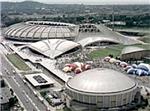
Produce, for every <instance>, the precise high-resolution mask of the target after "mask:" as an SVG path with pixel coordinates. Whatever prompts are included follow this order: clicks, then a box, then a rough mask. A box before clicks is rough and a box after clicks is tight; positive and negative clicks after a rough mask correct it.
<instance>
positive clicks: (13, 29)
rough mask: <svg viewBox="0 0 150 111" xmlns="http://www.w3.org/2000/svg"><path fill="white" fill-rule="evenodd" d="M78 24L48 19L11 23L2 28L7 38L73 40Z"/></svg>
mask: <svg viewBox="0 0 150 111" xmlns="http://www.w3.org/2000/svg"><path fill="white" fill-rule="evenodd" d="M78 30H79V26H77V25H74V24H69V23H61V22H49V21H28V22H22V23H18V24H14V25H11V26H10V27H8V28H7V29H6V30H4V32H3V35H4V36H5V38H7V39H12V40H18V41H39V40H43V39H67V40H74V39H75V37H76V36H78Z"/></svg>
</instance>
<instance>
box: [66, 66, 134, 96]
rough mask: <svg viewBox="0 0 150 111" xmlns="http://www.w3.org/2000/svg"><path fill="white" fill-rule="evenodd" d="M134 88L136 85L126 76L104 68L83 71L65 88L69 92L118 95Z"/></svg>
mask: <svg viewBox="0 0 150 111" xmlns="http://www.w3.org/2000/svg"><path fill="white" fill-rule="evenodd" d="M135 86H136V83H135V82H134V81H133V80H131V79H130V78H129V77H127V76H126V75H124V74H122V73H120V72H117V71H115V70H112V69H105V68H97V69H92V70H88V71H85V72H83V73H81V74H79V75H77V76H75V77H74V78H73V79H70V80H69V81H68V83H67V87H69V88H70V89H71V90H74V91H77V92H81V93H90V94H105V93H106V94H107V93H118V92H122V91H128V90H130V89H132V88H134V87H135Z"/></svg>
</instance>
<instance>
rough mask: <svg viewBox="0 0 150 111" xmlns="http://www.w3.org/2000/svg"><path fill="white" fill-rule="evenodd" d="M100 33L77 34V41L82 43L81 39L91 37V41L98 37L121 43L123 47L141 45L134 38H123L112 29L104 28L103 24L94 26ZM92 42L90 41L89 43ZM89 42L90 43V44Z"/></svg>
mask: <svg viewBox="0 0 150 111" xmlns="http://www.w3.org/2000/svg"><path fill="white" fill-rule="evenodd" d="M95 26H96V27H97V28H98V29H99V30H100V31H99V32H97V33H79V37H78V39H77V41H79V42H80V41H82V39H85V38H88V37H90V38H91V37H92V39H91V40H93V41H94V40H95V39H94V38H95V37H96V38H97V37H99V38H102V39H104V38H105V39H108V40H111V41H114V42H117V43H121V44H124V45H130V44H137V43H143V42H142V41H140V40H136V39H135V38H132V37H128V36H124V35H122V34H120V33H118V32H116V31H113V30H112V29H110V28H108V27H106V26H105V25H103V24H99V25H95ZM91 42H92V41H91ZM91 42H90V43H91Z"/></svg>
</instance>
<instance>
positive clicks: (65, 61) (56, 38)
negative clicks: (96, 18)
mask: <svg viewBox="0 0 150 111" xmlns="http://www.w3.org/2000/svg"><path fill="white" fill-rule="evenodd" d="M79 28H80V29H79ZM91 32H92V34H95V33H96V34H95V35H94V36H92V34H90V33H91ZM3 35H4V38H6V39H5V40H6V41H5V42H4V43H3V44H4V45H5V46H6V48H7V49H8V50H9V53H7V57H11V56H13V57H14V56H16V55H17V57H16V58H19V59H21V60H20V61H19V62H24V64H26V65H27V66H29V67H30V68H31V69H32V70H25V71H23V70H21V69H20V72H23V73H25V74H24V75H23V77H24V78H25V80H26V84H28V83H30V84H31V86H32V87H33V89H36V88H34V87H37V88H38V87H44V88H45V86H48V87H49V86H53V88H56V86H59V88H60V87H61V89H62V90H63V91H62V92H61V93H60V94H61V96H62V97H61V99H62V101H63V102H64V103H66V106H67V107H69V108H71V109H72V110H73V111H82V110H84V111H88V110H89V111H94V110H95V109H98V110H99V109H100V110H101V109H104V110H106V111H109V110H111V111H112V110H113V111H119V110H129V109H130V108H131V107H135V106H137V104H139V103H140V102H141V101H140V98H141V94H140V88H139V85H138V83H137V81H134V80H133V79H130V78H129V77H128V76H126V75H125V74H123V73H122V72H121V71H122V70H123V68H125V67H123V68H122V67H121V65H120V64H121V62H122V61H120V60H117V59H114V58H111V57H109V60H111V62H110V61H109V62H108V61H107V62H106V61H105V60H103V59H102V58H100V59H101V60H94V59H93V58H92V59H91V58H90V57H88V55H87V54H89V53H90V51H92V50H90V51H89V50H88V49H87V47H91V46H96V47H97V46H102V47H99V48H104V47H103V46H108V45H116V44H123V45H130V44H136V43H142V42H141V41H139V40H137V39H132V38H129V37H126V36H123V35H121V34H119V33H117V32H114V31H113V30H111V29H109V28H108V27H106V26H104V25H102V24H100V25H94V24H91V25H90V24H85V25H84V24H82V25H79V26H78V25H74V24H69V23H60V22H48V21H28V22H24V23H18V24H15V25H12V26H10V27H8V28H6V29H4V30H3ZM9 41H17V42H18V41H19V42H27V44H24V45H19V46H18V45H15V44H14V43H13V42H9ZM8 47H9V48H8ZM10 49H11V50H10ZM83 49H85V50H83ZM86 49H87V50H86ZM127 50H128V49H127ZM138 51H143V50H141V49H140V50H138ZM84 52H85V53H84ZM123 54H124V55H126V53H123V52H122V56H123ZM108 56H109V55H108ZM16 58H15V59H16ZM107 58H108V57H107ZM9 59H11V58H9ZM12 59H13V60H14V58H12ZM112 61H113V62H112ZM116 61H117V62H116ZM118 61H119V62H118ZM15 62H16V61H15ZM100 62H101V63H100ZM123 62H124V61H123ZM12 63H13V61H12ZM14 64H15V63H14ZM97 64H98V65H97ZM105 64H106V65H108V66H109V67H104V66H105ZM126 64H127V63H126ZM17 65H18V64H17ZM127 65H128V64H127ZM127 65H126V66H127ZM14 66H15V65H14ZM113 68H114V69H113ZM115 68H117V69H115ZM119 68H120V69H121V68H122V69H121V70H120V69H119ZM28 72H30V73H34V72H38V73H37V74H29V73H28ZM43 72H44V73H43ZM43 74H45V76H44V75H43ZM48 78H49V79H48ZM50 79H52V80H50ZM49 89H50V88H48V90H49ZM37 91H39V90H37ZM63 97H64V98H63ZM52 98H53V97H51V98H48V99H52ZM55 99H56V98H55ZM46 100H47V99H46ZM48 102H49V101H48ZM81 109H82V110H81Z"/></svg>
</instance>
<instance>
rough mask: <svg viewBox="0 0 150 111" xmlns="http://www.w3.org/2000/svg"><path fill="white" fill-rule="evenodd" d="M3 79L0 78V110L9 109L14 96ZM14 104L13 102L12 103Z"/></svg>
mask: <svg viewBox="0 0 150 111" xmlns="http://www.w3.org/2000/svg"><path fill="white" fill-rule="evenodd" d="M11 93H12V92H11V91H10V88H9V87H8V86H7V84H6V83H5V81H4V79H2V78H0V111H10V107H11V106H12V100H13V98H14V96H13V95H12V94H11ZM13 104H14V103H13Z"/></svg>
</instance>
